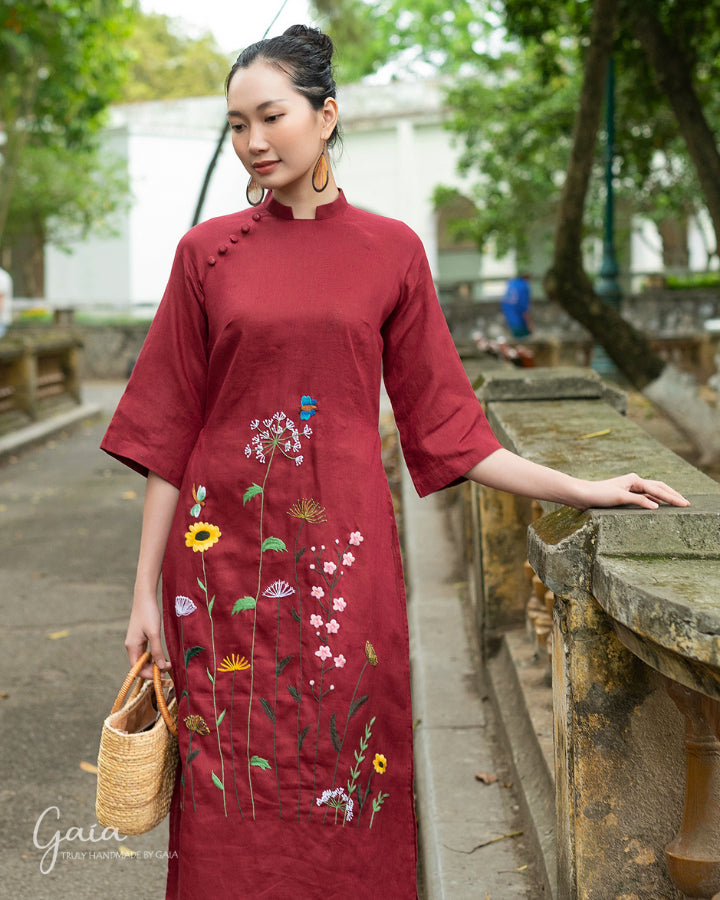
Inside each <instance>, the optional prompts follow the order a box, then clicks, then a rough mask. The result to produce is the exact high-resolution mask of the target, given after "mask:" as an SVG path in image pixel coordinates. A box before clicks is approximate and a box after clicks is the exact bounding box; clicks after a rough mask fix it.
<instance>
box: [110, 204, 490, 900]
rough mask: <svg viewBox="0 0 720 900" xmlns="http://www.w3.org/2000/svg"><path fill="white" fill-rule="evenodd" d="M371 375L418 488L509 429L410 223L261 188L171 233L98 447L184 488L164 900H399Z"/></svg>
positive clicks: (398, 628)
mask: <svg viewBox="0 0 720 900" xmlns="http://www.w3.org/2000/svg"><path fill="white" fill-rule="evenodd" d="M383 375H384V379H385V384H386V387H387V390H388V393H389V396H390V398H391V401H392V404H393V409H394V412H395V416H396V421H397V424H398V428H399V431H400V436H401V442H402V447H403V452H404V455H405V459H406V462H407V465H408V467H409V470H410V473H411V475H412V478H413V481H414V484H415V486H416V488H417V490H418V492H419V493H420V494H421V495H425V494H428V493H430V492H432V491H437V490H439V489H441V488H443V487H446V486H447V485H449V484H451V483H454V482H456V481H457V480H458V479H460V478H462V476H463V475H464V473H466V472H467V471H468V470H469V469H471V468H472V467H473V466H474V465H475V464H476V463H477V462H479V461H480V460H481V459H483V458H484V457H485V456H487V455H488V454H490V453H492V452H494V451H495V450H497V449H498V448H499V447H500V444H499V443H498V441H497V440H496V438H495V437H494V435H493V434H492V431H491V430H490V428H489V426H488V424H487V421H486V419H485V417H484V415H483V413H482V410H481V408H480V405H479V403H478V401H477V399H476V397H475V395H474V393H473V391H472V388H471V387H470V385H469V383H468V380H467V377H466V376H465V373H464V370H463V368H462V365H461V363H460V360H459V358H458V356H457V353H456V351H455V347H454V345H453V342H452V339H451V337H450V334H449V332H448V329H447V326H446V323H445V319H444V316H443V314H442V311H441V309H440V306H439V304H438V302H437V298H436V295H435V291H434V287H433V283H432V278H431V275H430V270H429V267H428V264H427V260H426V258H425V254H424V252H423V248H422V245H421V243H420V240H419V239H418V237H417V236H416V235H415V234H414V233H413V232H412V231H411V230H410V229H409V228H408V227H407V226H405V225H403V224H402V223H400V222H397V221H394V220H391V219H386V218H382V217H379V216H375V215H372V214H370V213H368V212H365V211H362V210H360V209H356V208H354V207H352V206H350V205H349V204H348V203H347V200H346V199H345V196H344V194H343V193H342V192H341V193H340V195H339V196H338V198H337V199H336V200H335V201H333V202H332V203H328V204H325V205H322V206H320V207H318V209H317V214H316V218H315V219H314V220H295V219H294V218H293V214H292V209H291V208H289V207H286V206H283V205H282V204H280V203H279V202H278V201H276V200H275V199H274V198H273V197H272V195H269V196H268V197H267V198H266V200H265V201H264V203H263V204H262V205H261V206H259V207H257V208H256V209H255V210H245V211H242V212H239V213H237V214H234V215H231V216H224V217H221V218H217V219H212V220H209V221H207V222H205V223H203V224H201V225H198V226H197V227H195V228H193V229H192V230H191V231H190V232H188V234H187V235H186V236H185V237H184V238H183V239H182V240H181V241H180V244H179V246H178V250H177V254H176V257H175V262H174V264H173V268H172V272H171V275H170V280H169V283H168V287H167V290H166V293H165V295H164V297H163V300H162V303H161V304H160V307H159V309H158V312H157V314H156V317H155V320H154V322H153V324H152V326H151V329H150V332H149V334H148V337H147V340H146V342H145V345H144V348H143V350H142V353H141V355H140V357H139V359H138V361H137V364H136V366H135V369H134V371H133V374H132V377H131V379H130V381H129V383H128V386H127V389H126V391H125V394H124V396H123V398H122V399H121V401H120V404H119V406H118V408H117V411H116V412H115V415H114V417H113V419H112V421H111V423H110V426H109V428H108V430H107V433H106V435H105V438H104V440H103V443H102V447H103V449H104V450H106V451H107V452H108V453H110V454H112V455H113V456H115V457H116V458H118V459H120V460H122V461H123V462H124V463H126V464H127V465H129V466H132V467H133V468H134V469H136V470H137V471H139V472H141V473H143V474H146V473H147V472H148V470H150V471H153V472H156V473H157V474H158V475H160V476H161V477H162V478H164V479H166V480H167V481H169V482H171V483H172V484H174V485H175V486H177V487H178V488H179V491H180V494H179V501H178V505H177V510H176V512H175V516H174V519H173V523H172V526H171V530H170V535H169V539H168V543H167V550H166V554H165V559H164V563H163V577H162V585H163V591H162V594H163V624H164V632H165V639H166V643H167V649H168V653H169V657H170V660H171V663H172V666H173V672H174V678H175V685H176V691H177V695H178V698H179V729H178V731H179V749H180V766H179V770H178V778H177V782H176V788H175V796H174V800H173V805H172V809H171V821H170V852H169V857H170V864H169V871H168V887H167V897H168V898H182V900H196V898H198V897H202V896H208V897H228V898H231V897H238V898H239V897H243V898H244V897H253V898H265V897H267V898H273V900H285V898H291V897H292V898H298V897H300V898H312V897H323V898H327V900H330V898H340V897H343V898H345V897H348V896H352V897H355V898H376V897H392V898H394V900H404V898H408V900H410V898H415V897H416V886H415V867H416V850H415V817H414V804H413V758H412V714H411V709H410V678H409V648H408V628H407V615H406V607H405V593H404V588H403V579H402V568H401V560H400V549H399V544H398V538H397V533H396V528H395V520H394V515H393V508H392V502H391V497H390V491H389V488H388V485H387V480H386V478H385V474H384V471H383V467H382V462H381V454H380V450H381V447H380V437H379V434H378V417H379V398H380V385H381V377H382V376H383Z"/></svg>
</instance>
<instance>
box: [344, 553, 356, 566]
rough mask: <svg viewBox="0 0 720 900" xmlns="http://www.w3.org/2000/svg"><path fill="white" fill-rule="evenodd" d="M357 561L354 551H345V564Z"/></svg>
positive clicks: (349, 564) (348, 564)
mask: <svg viewBox="0 0 720 900" xmlns="http://www.w3.org/2000/svg"><path fill="white" fill-rule="evenodd" d="M354 562H355V557H354V556H353V555H352V553H343V565H344V566H351V565H352V564H353V563H354Z"/></svg>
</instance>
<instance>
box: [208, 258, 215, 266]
mask: <svg viewBox="0 0 720 900" xmlns="http://www.w3.org/2000/svg"><path fill="white" fill-rule="evenodd" d="M216 262H217V260H216V259H215V257H214V256H208V258H207V264H208V265H209V266H214V265H215V263H216Z"/></svg>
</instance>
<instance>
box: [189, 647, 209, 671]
mask: <svg viewBox="0 0 720 900" xmlns="http://www.w3.org/2000/svg"><path fill="white" fill-rule="evenodd" d="M204 650H205V648H204V647H188V648H187V650H186V651H185V668H186V669H187V666H188V663H189V662H190V660H191V659H195V657H196V656H199V655H200V654H201V653H202V652H203V651H204Z"/></svg>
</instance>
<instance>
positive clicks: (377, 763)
mask: <svg viewBox="0 0 720 900" xmlns="http://www.w3.org/2000/svg"><path fill="white" fill-rule="evenodd" d="M373 768H374V769H375V771H376V772H377V773H378V775H384V774H385V769H387V760H386V759H385V757H384V756H383V755H382V753H376V754H375V759H374V760H373Z"/></svg>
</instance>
